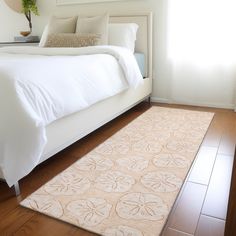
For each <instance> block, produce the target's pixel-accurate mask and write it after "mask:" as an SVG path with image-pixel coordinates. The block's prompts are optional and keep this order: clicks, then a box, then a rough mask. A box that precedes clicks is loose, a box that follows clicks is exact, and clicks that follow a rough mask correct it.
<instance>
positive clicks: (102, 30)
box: [76, 13, 109, 45]
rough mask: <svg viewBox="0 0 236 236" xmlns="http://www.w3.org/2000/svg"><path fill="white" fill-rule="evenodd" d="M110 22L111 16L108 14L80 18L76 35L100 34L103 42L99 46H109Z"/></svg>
mask: <svg viewBox="0 0 236 236" xmlns="http://www.w3.org/2000/svg"><path fill="white" fill-rule="evenodd" d="M108 21H109V15H108V14H107V13H106V14H104V15H101V16H95V17H82V16H79V17H78V20H77V24H76V33H79V34H81V33H82V34H88V33H89V34H99V35H101V40H100V42H99V45H107V44H108Z"/></svg>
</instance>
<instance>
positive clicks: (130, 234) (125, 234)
mask: <svg viewBox="0 0 236 236" xmlns="http://www.w3.org/2000/svg"><path fill="white" fill-rule="evenodd" d="M103 235H106V236H143V233H142V232H141V231H139V230H137V229H134V228H131V227H129V226H125V225H119V226H114V227H111V228H107V229H106V230H105V231H104V233H103Z"/></svg>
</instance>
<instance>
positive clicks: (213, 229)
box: [0, 103, 236, 236]
mask: <svg viewBox="0 0 236 236" xmlns="http://www.w3.org/2000/svg"><path fill="white" fill-rule="evenodd" d="M155 105H156V104H155ZM158 105H159V106H165V107H175V108H183V109H192V110H199V111H211V112H215V116H214V119H213V121H212V123H211V125H210V127H209V130H208V132H207V134H206V136H205V138H204V140H203V142H202V145H201V147H200V149H199V152H198V155H197V157H196V159H195V162H194V164H193V166H192V168H191V171H190V172H189V174H188V177H187V179H186V182H185V184H184V186H183V188H182V190H181V192H180V194H179V197H178V199H177V200H176V203H175V205H174V207H173V209H172V212H171V214H170V216H169V219H168V221H167V223H166V226H165V228H164V230H163V233H162V235H163V236H191V235H196V236H222V235H224V227H225V219H226V211H227V202H228V195H229V188H230V177H231V170H232V163H233V158H234V149H235V143H236V113H234V112H233V111H230V110H224V109H210V108H200V107H190V106H178V105H163V104H158ZM149 107H150V106H149V104H147V103H142V104H140V105H138V106H136V107H135V108H133V109H132V110H130V111H128V112H126V113H125V114H123V115H122V116H120V117H119V118H117V119H115V120H114V121H112V122H110V123H108V124H107V125H105V126H104V127H102V128H100V129H99V130H97V131H95V132H93V133H92V134H90V135H88V136H87V137H85V138H83V139H82V140H80V141H78V142H77V143H75V144H74V145H72V146H70V147H69V148H67V149H66V150H64V151H62V152H60V153H59V154H57V155H55V156H54V157H52V158H51V159H50V160H48V161H46V162H45V163H43V164H41V165H40V166H38V167H37V168H35V170H34V171H33V172H32V173H31V174H30V175H28V176H27V177H25V178H24V179H22V180H21V181H20V187H21V195H20V196H19V197H17V198H16V197H14V191H13V190H12V189H9V188H8V187H7V185H6V184H5V183H0V235H1V236H2V235H19V236H20V235H22V236H28V235H34V236H37V235H38V236H41V235H43V236H47V235H48V236H49V235H50V236H54V235H56V236H65V235H66V236H76V235H81V236H92V235H95V234H92V233H89V232H87V231H84V230H82V229H79V228H77V227H74V226H72V225H69V224H67V223H64V222H61V221H59V220H56V219H53V218H50V217H47V216H45V215H42V214H40V213H37V212H34V211H31V210H28V209H25V208H23V207H20V206H19V205H18V203H19V202H20V201H21V200H22V199H24V198H25V197H26V196H28V195H29V194H30V193H32V192H33V191H35V190H37V189H38V188H39V187H40V186H41V185H43V184H44V183H46V182H47V181H48V180H50V179H51V178H52V177H54V176H55V175H57V174H58V173H60V172H61V171H62V170H64V169H66V168H67V167H68V166H70V165H71V164H72V163H74V162H75V161H76V160H78V159H79V158H81V157H82V156H83V155H85V154H86V153H88V152H89V151H90V150H92V149H93V148H94V147H95V146H97V145H98V144H100V143H102V142H103V141H104V140H106V139H107V138H109V137H110V136H111V135H112V134H114V133H115V132H117V131H118V130H120V129H121V128H122V127H124V126H125V125H126V124H128V123H129V122H130V121H132V120H133V119H135V118H136V117H137V116H139V115H140V114H142V113H143V112H145V111H146V110H147V109H149ZM231 215H232V217H235V215H234V214H233V213H231ZM231 235H233V234H231Z"/></svg>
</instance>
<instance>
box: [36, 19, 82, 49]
mask: <svg viewBox="0 0 236 236" xmlns="http://www.w3.org/2000/svg"><path fill="white" fill-rule="evenodd" d="M76 23H77V16H76V17H75V16H73V17H66V18H65V17H64V18H62V17H56V16H52V17H51V19H50V21H49V23H48V25H47V26H46V27H45V29H44V32H43V35H42V38H41V40H40V43H39V46H40V47H44V46H45V43H46V41H47V37H48V35H49V34H52V33H75V29H76Z"/></svg>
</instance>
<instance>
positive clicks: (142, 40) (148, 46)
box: [110, 12, 152, 78]
mask: <svg viewBox="0 0 236 236" xmlns="http://www.w3.org/2000/svg"><path fill="white" fill-rule="evenodd" d="M110 22H112V23H136V24H138V25H139V29H138V33H137V40H136V45H135V51H136V52H141V53H144V54H145V57H146V77H149V78H152V13H151V12H146V13H135V14H117V15H115V14H111V15H110Z"/></svg>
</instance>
